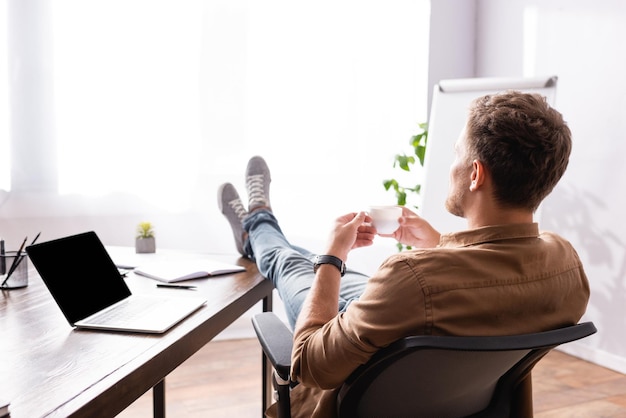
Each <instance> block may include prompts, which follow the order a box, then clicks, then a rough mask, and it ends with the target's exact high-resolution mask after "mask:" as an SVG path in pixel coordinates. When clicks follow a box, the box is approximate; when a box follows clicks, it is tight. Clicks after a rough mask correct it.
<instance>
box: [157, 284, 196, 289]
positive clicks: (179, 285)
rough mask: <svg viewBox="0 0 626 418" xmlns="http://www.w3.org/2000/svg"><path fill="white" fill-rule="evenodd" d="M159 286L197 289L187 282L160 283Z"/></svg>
mask: <svg viewBox="0 0 626 418" xmlns="http://www.w3.org/2000/svg"><path fill="white" fill-rule="evenodd" d="M157 287H169V288H170V289H188V290H195V289H196V286H190V285H186V284H169V283H159V284H157Z"/></svg>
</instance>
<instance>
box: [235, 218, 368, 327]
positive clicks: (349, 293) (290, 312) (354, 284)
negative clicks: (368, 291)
mask: <svg viewBox="0 0 626 418" xmlns="http://www.w3.org/2000/svg"><path fill="white" fill-rule="evenodd" d="M243 228H244V230H245V231H246V232H247V233H248V238H247V239H246V242H245V243H244V251H245V252H246V255H247V256H248V257H249V258H251V259H252V260H254V261H255V262H256V265H257V268H258V269H259V272H260V273H261V275H262V276H263V277H265V278H267V279H269V280H271V281H272V283H273V284H274V287H275V288H276V289H277V290H278V294H279V295H280V298H281V300H282V301H283V304H284V305H285V311H286V312H287V317H288V319H289V323H290V325H291V327H292V329H293V327H294V325H295V323H296V319H297V318H298V315H299V314H300V310H301V309H302V304H303V303H304V299H305V298H306V295H307V294H308V292H309V289H311V285H312V283H313V279H314V278H315V273H313V261H314V257H315V254H313V253H311V252H310V251H307V250H305V249H304V248H300V247H297V246H294V245H291V244H290V243H289V241H287V238H285V235H284V234H283V232H282V230H281V229H280V226H278V221H277V220H276V217H275V216H274V214H273V213H272V212H270V211H269V210H265V209H259V210H256V211H254V212H252V213H251V214H250V215H248V217H247V218H246V219H244V221H243ZM367 280H368V277H367V276H366V275H364V274H361V273H358V272H356V271H354V270H350V269H347V270H346V274H345V275H344V276H343V277H342V279H341V288H340V290H339V312H343V311H345V309H346V308H347V307H348V305H349V304H350V302H352V301H353V300H356V299H358V298H359V296H361V294H362V293H363V290H364V289H365V284H366V283H367Z"/></svg>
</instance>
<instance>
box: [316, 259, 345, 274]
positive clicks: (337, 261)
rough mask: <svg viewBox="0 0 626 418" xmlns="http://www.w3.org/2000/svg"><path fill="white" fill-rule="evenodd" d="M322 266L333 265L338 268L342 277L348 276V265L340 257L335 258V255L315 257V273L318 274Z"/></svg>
mask: <svg viewBox="0 0 626 418" xmlns="http://www.w3.org/2000/svg"><path fill="white" fill-rule="evenodd" d="M322 264H332V265H333V266H335V267H337V270H339V273H341V277H343V275H344V274H346V265H345V263H344V262H343V261H342V260H341V258H339V257H335V256H334V255H318V256H316V257H315V261H314V264H313V272H314V273H316V272H317V269H318V268H319V267H320V266H321V265H322Z"/></svg>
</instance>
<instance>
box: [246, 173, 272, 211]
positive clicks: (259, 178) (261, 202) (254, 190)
mask: <svg viewBox="0 0 626 418" xmlns="http://www.w3.org/2000/svg"><path fill="white" fill-rule="evenodd" d="M246 185H247V186H248V206H249V207H255V206H267V199H266V198H265V191H264V190H263V174H255V175H252V176H248V179H247V181H246Z"/></svg>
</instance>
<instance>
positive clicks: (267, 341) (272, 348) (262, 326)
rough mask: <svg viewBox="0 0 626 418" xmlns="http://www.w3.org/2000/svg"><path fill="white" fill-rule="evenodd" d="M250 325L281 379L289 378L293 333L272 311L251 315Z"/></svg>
mask: <svg viewBox="0 0 626 418" xmlns="http://www.w3.org/2000/svg"><path fill="white" fill-rule="evenodd" d="M252 326H253V327H254V331H255V332H256V335H257V337H258V339H259V342H260V343H261V347H262V349H263V352H264V353H265V355H266V356H267V358H268V359H269V361H270V363H272V366H273V367H274V370H276V373H277V374H278V375H279V376H280V377H281V378H282V379H283V380H289V372H290V370H291V349H292V347H293V333H292V332H291V330H289V328H288V327H287V325H285V323H284V322H283V321H281V320H280V318H278V317H277V316H276V314H274V313H273V312H263V313H260V314H256V315H254V316H253V317H252Z"/></svg>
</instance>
